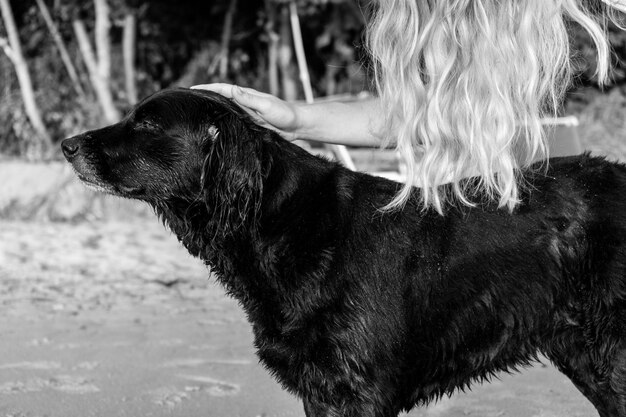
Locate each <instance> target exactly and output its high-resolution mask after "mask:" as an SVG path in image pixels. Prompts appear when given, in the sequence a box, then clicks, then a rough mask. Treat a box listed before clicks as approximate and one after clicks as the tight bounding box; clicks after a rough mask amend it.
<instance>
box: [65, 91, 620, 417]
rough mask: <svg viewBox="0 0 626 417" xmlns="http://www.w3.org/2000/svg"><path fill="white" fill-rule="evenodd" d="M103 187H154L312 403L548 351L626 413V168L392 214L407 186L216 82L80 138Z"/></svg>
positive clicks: (412, 399)
mask: <svg viewBox="0 0 626 417" xmlns="http://www.w3.org/2000/svg"><path fill="white" fill-rule="evenodd" d="M62 147H63V152H64V154H65V156H66V158H67V159H68V161H70V162H71V163H72V165H73V167H74V168H75V170H76V172H77V174H78V175H79V177H80V178H81V179H82V180H83V181H84V182H86V183H88V184H92V185H95V186H96V187H98V188H100V189H102V190H104V191H106V192H110V193H112V194H116V195H119V196H122V197H129V198H136V199H141V200H145V201H146V202H147V203H149V204H150V205H152V206H153V207H154V209H155V210H156V212H157V213H158V215H159V216H161V217H162V218H163V220H164V221H165V223H166V224H167V225H168V226H169V227H170V228H171V229H172V230H173V231H174V232H175V233H176V235H177V236H178V238H179V239H180V241H181V242H182V243H183V244H184V245H185V247H186V248H187V249H188V250H189V252H191V254H193V255H194V256H199V257H201V258H202V259H203V260H204V261H205V262H206V263H207V264H208V265H210V267H211V269H212V271H214V272H215V274H216V275H217V277H218V279H219V280H220V281H221V282H222V283H223V284H224V285H225V286H226V288H227V289H228V291H229V292H230V294H232V295H233V296H234V297H236V298H237V299H238V300H239V301H240V303H241V305H242V306H243V308H244V309H245V311H246V313H247V315H248V318H249V320H250V322H251V323H252V325H253V327H254V334H255V345H256V348H257V349H258V355H259V357H260V359H261V361H262V363H263V364H264V365H265V366H266V367H267V368H268V369H269V370H270V372H271V373H272V374H273V375H274V376H275V377H276V378H277V379H278V380H279V381H280V383H281V384H282V385H283V386H284V387H285V388H286V389H287V390H289V391H290V392H292V393H294V394H296V395H298V396H299V397H301V398H302V399H303V400H304V407H305V410H306V415H307V416H309V417H312V416H315V417H322V416H351V417H366V416H378V417H383V416H385V417H387V416H396V415H397V414H398V413H399V412H400V411H402V410H408V409H410V408H412V407H413V406H414V405H416V404H424V403H427V402H429V401H431V400H433V399H436V398H438V397H440V396H442V395H446V394H450V393H452V392H454V391H455V390H456V389H458V388H463V387H465V386H467V385H469V384H470V383H471V382H473V381H476V380H478V381H481V380H485V379H489V378H490V377H491V376H492V375H494V374H495V373H497V372H499V371H502V370H505V371H506V370H514V369H516V367H519V366H525V365H527V364H529V363H530V362H531V361H533V360H534V359H536V356H537V355H538V354H539V353H541V354H543V355H545V356H547V357H548V358H549V359H550V360H552V361H553V362H554V363H555V364H556V366H557V367H558V368H559V369H560V370H561V371H562V372H563V373H565V375H567V376H568V377H569V378H571V380H572V381H573V382H574V384H575V385H576V386H577V387H578V388H579V389H580V391H582V393H583V394H584V395H585V396H586V397H587V398H588V399H589V400H590V401H591V402H592V403H593V404H594V405H595V406H596V408H597V409H598V411H599V413H600V415H601V416H603V417H604V416H622V417H623V416H626V166H624V165H620V164H616V163H609V162H606V161H605V160H604V159H601V158H592V157H590V156H588V155H585V156H579V157H572V158H562V159H554V160H552V161H551V163H550V169H549V170H548V171H547V173H546V172H542V171H540V170H534V171H529V172H528V173H526V174H525V178H524V179H525V181H526V182H527V183H528V184H529V187H527V190H528V191H527V192H525V193H524V195H523V197H522V203H521V204H520V205H519V208H517V209H516V210H515V212H514V213H513V214H510V213H508V212H507V211H506V210H501V209H497V208H496V207H495V206H494V205H492V204H490V203H484V204H481V205H479V206H478V207H477V208H473V209H469V208H459V209H450V210H449V211H448V212H447V213H446V215H445V216H440V215H438V214H436V213H434V212H433V211H428V210H427V211H423V210H422V207H421V206H420V203H419V198H418V194H419V190H417V189H416V190H415V196H414V198H413V199H412V200H411V201H410V202H409V203H408V205H407V207H406V208H405V209H404V210H402V211H397V212H381V211H380V208H381V207H382V206H384V205H385V204H386V203H388V202H389V201H390V200H391V199H392V197H393V196H394V195H395V193H396V191H397V190H398V189H399V185H398V184H397V183H395V182H392V181H388V180H385V179H381V178H375V177H372V176H369V175H366V174H362V173H356V172H351V171H349V170H347V169H345V168H343V167H341V166H340V165H338V164H336V163H333V162H329V161H326V160H324V159H321V158H318V157H315V156H311V155H310V154H308V153H307V152H305V151H303V150H302V149H300V148H299V147H297V146H295V145H293V144H291V143H289V142H287V141H285V140H283V139H281V138H280V137H279V136H278V135H277V134H276V133H274V132H271V131H269V130H267V129H264V128H262V127H259V126H257V125H256V124H255V123H254V122H253V121H252V119H251V118H250V117H249V116H248V115H247V114H246V113H245V112H244V111H243V110H241V109H240V108H239V107H237V106H236V105H234V104H233V103H232V102H231V101H229V100H227V99H225V98H223V97H221V96H219V95H216V94H212V93H207V92H201V91H193V90H166V91H163V92H160V93H157V94H155V95H153V96H152V97H150V98H148V99H146V100H144V101H143V102H142V103H141V104H139V105H138V106H137V107H136V108H135V109H134V110H132V111H131V113H130V114H129V115H128V116H127V117H126V118H125V119H124V120H123V121H121V122H120V123H117V124H115V125H113V126H109V127H106V128H104V129H100V130H95V131H91V132H87V133H85V134H83V135H80V136H77V137H74V138H71V139H67V140H65V141H63V145H62Z"/></svg>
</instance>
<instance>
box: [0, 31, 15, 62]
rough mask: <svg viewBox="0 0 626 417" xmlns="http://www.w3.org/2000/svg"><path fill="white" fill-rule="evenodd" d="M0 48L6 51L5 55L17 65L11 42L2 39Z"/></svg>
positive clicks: (0, 39) (0, 38)
mask: <svg viewBox="0 0 626 417" xmlns="http://www.w3.org/2000/svg"><path fill="white" fill-rule="evenodd" d="M0 48H2V50H3V51H4V54H5V55H6V56H7V57H8V58H9V59H10V60H11V62H12V63H13V64H15V52H13V49H11V45H9V41H8V40H7V39H6V38H3V37H0Z"/></svg>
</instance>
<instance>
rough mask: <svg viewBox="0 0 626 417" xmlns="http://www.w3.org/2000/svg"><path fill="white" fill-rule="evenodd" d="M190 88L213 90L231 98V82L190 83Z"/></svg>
mask: <svg viewBox="0 0 626 417" xmlns="http://www.w3.org/2000/svg"><path fill="white" fill-rule="evenodd" d="M191 89H193V90H208V91H213V92H215V93H218V94H221V95H223V96H224V97H228V98H233V95H232V89H233V85H232V84H226V83H211V84H197V85H192V86H191Z"/></svg>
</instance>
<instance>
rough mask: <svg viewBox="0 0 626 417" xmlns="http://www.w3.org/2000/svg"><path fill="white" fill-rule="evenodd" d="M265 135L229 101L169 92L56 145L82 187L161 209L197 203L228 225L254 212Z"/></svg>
mask: <svg viewBox="0 0 626 417" xmlns="http://www.w3.org/2000/svg"><path fill="white" fill-rule="evenodd" d="M264 136H267V130H265V129H262V128H260V127H258V126H257V125H255V124H254V123H253V122H252V120H251V118H250V117H249V116H248V115H247V113H245V112H244V111H243V110H242V109H241V108H239V107H238V106H236V105H234V104H233V103H232V102H231V101H230V100H228V99H226V98H224V97H222V96H220V95H218V94H215V93H211V92H207V91H198V90H188V89H171V90H163V91H161V92H158V93H156V94H154V95H152V96H150V97H148V98H146V99H145V100H143V101H142V102H141V103H140V104H138V105H137V106H135V108H133V109H132V110H131V111H130V112H129V114H128V115H127V116H126V117H125V118H124V119H123V120H122V121H120V122H119V123H116V124H114V125H111V126H108V127H105V128H102V129H98V130H93V131H89V132H86V133H84V134H81V135H78V136H75V137H72V138H69V139H65V140H64V141H63V142H62V145H61V146H62V150H63V154H64V155H65V158H66V159H67V160H68V161H69V162H70V163H71V164H72V167H73V168H74V170H75V171H76V173H77V175H78V177H79V178H80V179H81V180H82V181H83V182H84V183H86V184H87V185H90V186H93V187H95V188H97V189H99V190H101V191H104V192H107V193H111V194H115V195H118V196H122V197H127V198H136V199H141V200H145V201H147V202H148V203H150V204H152V205H154V206H161V207H162V206H164V205H167V204H168V203H172V204H174V203H176V204H178V205H181V206H184V204H186V202H189V203H191V202H199V201H201V202H202V203H203V204H205V205H206V206H207V208H208V210H209V212H210V214H211V215H212V216H213V217H216V218H217V219H218V221H219V222H221V223H222V227H224V228H233V227H237V226H238V224H240V223H241V222H243V221H245V218H246V217H247V216H250V215H251V214H254V213H251V212H253V211H255V210H258V206H259V204H260V193H261V192H262V176H263V172H262V171H263V169H262V142H263V139H262V138H263V137H264Z"/></svg>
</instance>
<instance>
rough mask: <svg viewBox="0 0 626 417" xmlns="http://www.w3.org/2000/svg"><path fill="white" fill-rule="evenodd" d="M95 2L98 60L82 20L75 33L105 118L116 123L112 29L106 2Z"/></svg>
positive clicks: (118, 115) (74, 23) (76, 22)
mask: <svg viewBox="0 0 626 417" xmlns="http://www.w3.org/2000/svg"><path fill="white" fill-rule="evenodd" d="M95 2H96V30H95V32H96V53H97V55H98V57H97V58H96V53H94V50H93V47H92V45H91V42H90V41H89V35H88V34H87V29H85V24H84V23H83V21H82V20H80V19H76V20H74V22H73V26H74V33H76V39H77V41H78V47H79V48H80V52H81V54H82V56H83V60H84V61H85V66H86V67H87V71H88V72H89V79H90V80H91V83H92V85H93V88H94V91H95V92H96V96H97V97H98V102H99V103H100V107H101V108H102V111H103V113H104V118H105V120H106V121H107V122H108V123H116V122H117V121H119V119H120V114H119V112H118V110H117V108H116V107H115V104H114V102H113V93H112V92H111V85H110V72H111V55H110V50H111V48H110V39H109V32H108V28H109V27H110V22H109V16H108V7H107V6H106V1H105V0H95ZM103 4H104V6H103ZM103 14H104V15H103Z"/></svg>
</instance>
